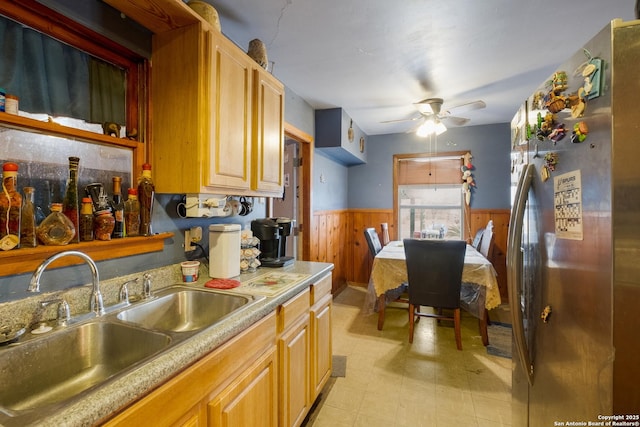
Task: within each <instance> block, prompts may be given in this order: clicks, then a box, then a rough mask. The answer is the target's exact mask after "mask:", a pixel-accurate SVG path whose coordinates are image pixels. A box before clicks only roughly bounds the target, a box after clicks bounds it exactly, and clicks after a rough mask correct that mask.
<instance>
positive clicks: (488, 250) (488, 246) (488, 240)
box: [478, 221, 494, 261]
mask: <svg viewBox="0 0 640 427" xmlns="http://www.w3.org/2000/svg"><path fill="white" fill-rule="evenodd" d="M493 240H494V239H493V222H492V221H489V224H487V228H485V229H484V231H483V232H482V240H481V241H480V247H479V248H478V252H480V253H481V254H482V255H484V257H485V258H487V259H488V260H489V261H491V258H492V256H493Z"/></svg>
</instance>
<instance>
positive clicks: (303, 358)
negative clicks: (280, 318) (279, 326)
mask: <svg viewBox="0 0 640 427" xmlns="http://www.w3.org/2000/svg"><path fill="white" fill-rule="evenodd" d="M278 347H279V354H280V355H279V359H280V364H279V368H280V399H279V400H280V425H281V426H287V427H290V426H299V425H300V424H302V421H304V418H305V416H306V415H307V412H308V411H309V407H310V403H311V400H310V397H309V378H310V375H309V373H310V370H309V360H310V359H309V317H308V315H306V316H303V317H301V318H300V321H299V322H297V323H296V324H295V325H294V326H292V327H291V328H290V329H289V330H288V331H286V332H285V333H284V334H282V336H281V337H280V339H279V340H278Z"/></svg>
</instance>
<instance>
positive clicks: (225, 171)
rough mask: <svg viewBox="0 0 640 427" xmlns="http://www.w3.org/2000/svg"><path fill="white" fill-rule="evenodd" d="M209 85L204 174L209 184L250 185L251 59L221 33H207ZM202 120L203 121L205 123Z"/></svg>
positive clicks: (233, 186) (243, 186)
mask: <svg viewBox="0 0 640 427" xmlns="http://www.w3.org/2000/svg"><path fill="white" fill-rule="evenodd" d="M208 38H209V40H210V43H211V49H210V52H211V60H210V61H209V63H210V64H211V78H210V81H211V87H210V88H209V96H210V108H211V111H210V116H209V115H207V114H205V120H206V117H210V122H209V126H210V127H209V145H208V150H209V153H208V155H207V157H206V158H207V159H209V167H208V176H207V177H206V178H205V184H206V185H207V186H211V187H229V188H235V189H246V190H249V189H250V188H251V134H252V128H251V126H252V119H251V118H252V108H251V105H252V101H251V97H252V94H253V90H252V89H253V87H252V70H253V64H252V62H253V61H252V60H251V58H249V57H248V56H247V55H245V54H244V52H241V51H239V50H238V48H237V46H235V45H234V44H233V43H232V42H230V41H229V40H228V39H227V38H226V37H224V36H223V35H222V34H218V33H214V32H210V33H209V37H208ZM205 123H206V122H205Z"/></svg>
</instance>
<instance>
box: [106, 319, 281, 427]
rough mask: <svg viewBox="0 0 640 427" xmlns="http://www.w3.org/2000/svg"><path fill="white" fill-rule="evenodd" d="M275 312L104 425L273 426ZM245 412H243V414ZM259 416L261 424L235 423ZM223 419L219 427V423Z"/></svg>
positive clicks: (275, 412) (275, 409)
mask: <svg viewBox="0 0 640 427" xmlns="http://www.w3.org/2000/svg"><path fill="white" fill-rule="evenodd" d="M275 332H276V325H275V314H273V313H272V314H270V315H269V316H267V317H265V318H263V319H261V320H259V321H258V322H256V324H254V325H253V326H251V327H250V328H249V329H247V330H246V331H244V332H242V333H241V334H239V335H237V336H236V337H234V338H232V339H231V340H229V341H228V342H226V343H225V344H223V345H222V346H221V347H219V348H217V349H216V350H214V351H213V352H211V353H210V354H208V355H207V356H205V357H203V358H202V359H200V360H199V361H197V362H196V363H194V364H193V365H191V366H189V367H188V368H186V369H185V370H184V371H182V372H181V373H179V374H178V375H176V376H175V377H173V378H172V379H170V380H169V381H167V382H166V383H164V384H162V385H161V386H160V387H158V388H157V389H155V390H153V391H152V392H150V393H149V394H148V395H146V396H145V397H143V398H142V399H140V400H139V401H137V402H136V403H134V404H133V405H131V406H130V407H128V408H126V409H124V410H123V411H122V412H120V413H118V414H117V415H116V416H115V417H114V418H112V419H110V420H108V421H107V422H106V423H105V425H106V426H132V427H138V426H143V425H153V426H154V427H160V426H213V425H216V426H220V425H229V426H233V425H252V426H274V425H276V420H277V413H278V412H277V400H278V399H277V390H278V389H277V381H276V378H277V363H276V346H275ZM240 412H242V413H243V414H240ZM252 412H256V413H260V414H262V415H261V418H260V419H259V422H257V423H248V424H246V423H240V424H234V420H236V419H237V418H235V417H239V416H251V413H252ZM220 419H222V420H225V421H223V422H222V423H221V424H219V423H218V421H216V420H220Z"/></svg>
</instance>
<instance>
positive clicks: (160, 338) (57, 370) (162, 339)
mask: <svg viewBox="0 0 640 427" xmlns="http://www.w3.org/2000/svg"><path fill="white" fill-rule="evenodd" d="M170 343H171V338H170V337H169V336H168V335H166V334H163V333H159V332H155V331H148V330H144V329H140V328H136V327H131V326H128V325H123V324H120V323H114V322H104V321H102V322H91V323H86V324H82V325H78V326H74V327H70V328H69V329H66V330H62V331H56V332H51V333H50V335H49V336H44V337H38V338H35V339H33V340H30V341H25V342H23V343H20V344H18V345H16V346H14V347H10V348H6V349H3V350H2V352H1V353H0V378H2V381H0V411H1V412H3V413H5V414H6V415H9V416H15V415H17V414H18V413H19V412H20V411H25V410H32V409H38V408H42V407H44V406H47V405H50V404H54V403H57V402H63V401H65V400H68V399H69V398H71V397H74V396H77V395H79V394H81V393H82V392H83V391H85V390H87V389H89V388H91V387H93V386H94V385H97V384H100V383H102V382H104V381H106V380H107V379H109V378H111V377H113V376H115V375H116V374H118V373H120V372H123V371H124V370H126V369H128V368H131V367H132V366H134V365H136V364H137V363H139V362H141V361H143V360H145V359H147V358H149V357H150V356H152V355H154V354H156V353H158V352H160V351H161V350H163V349H164V348H166V347H168V346H169V344H170Z"/></svg>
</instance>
